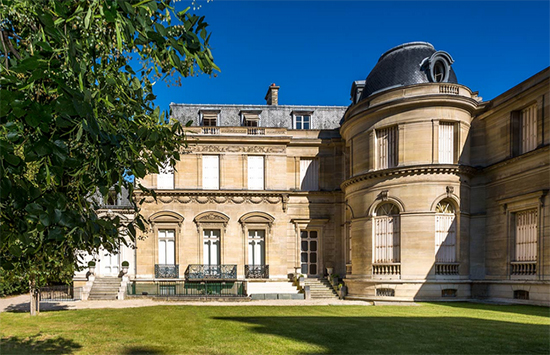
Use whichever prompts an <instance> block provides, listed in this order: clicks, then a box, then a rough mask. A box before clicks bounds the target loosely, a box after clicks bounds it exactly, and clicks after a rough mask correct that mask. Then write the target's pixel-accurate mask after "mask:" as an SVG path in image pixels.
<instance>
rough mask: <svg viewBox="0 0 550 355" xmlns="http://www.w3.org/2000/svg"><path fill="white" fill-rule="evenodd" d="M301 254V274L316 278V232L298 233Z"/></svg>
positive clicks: (304, 231)
mask: <svg viewBox="0 0 550 355" xmlns="http://www.w3.org/2000/svg"><path fill="white" fill-rule="evenodd" d="M300 239H301V247H302V252H301V255H300V259H301V263H302V274H304V275H307V276H317V275H318V274H319V267H318V258H317V255H318V245H319V238H317V231H308V230H303V231H301V232H300Z"/></svg>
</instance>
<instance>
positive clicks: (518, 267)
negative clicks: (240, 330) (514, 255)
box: [510, 261, 537, 276]
mask: <svg viewBox="0 0 550 355" xmlns="http://www.w3.org/2000/svg"><path fill="white" fill-rule="evenodd" d="M510 264H511V266H512V270H511V274H512V275H522V276H526V275H536V274H537V262H536V261H512V262H511V263H510Z"/></svg>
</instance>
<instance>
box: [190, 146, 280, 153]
mask: <svg viewBox="0 0 550 355" xmlns="http://www.w3.org/2000/svg"><path fill="white" fill-rule="evenodd" d="M190 149H191V151H193V152H197V153H264V154H267V153H285V152H286V147H266V146H255V145H254V146H233V145H232V146H223V145H197V146H194V147H190Z"/></svg>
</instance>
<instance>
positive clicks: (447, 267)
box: [435, 263, 460, 275]
mask: <svg viewBox="0 0 550 355" xmlns="http://www.w3.org/2000/svg"><path fill="white" fill-rule="evenodd" d="M459 265H460V264H459V263H436V264H435V274H436V275H458V267H459Z"/></svg>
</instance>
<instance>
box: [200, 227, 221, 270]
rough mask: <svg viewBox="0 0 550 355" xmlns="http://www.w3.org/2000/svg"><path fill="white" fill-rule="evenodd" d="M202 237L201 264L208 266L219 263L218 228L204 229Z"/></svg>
mask: <svg viewBox="0 0 550 355" xmlns="http://www.w3.org/2000/svg"><path fill="white" fill-rule="evenodd" d="M203 237H204V245H203V264H204V265H209V266H218V265H220V230H219V229H205V230H204V231H203Z"/></svg>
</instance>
